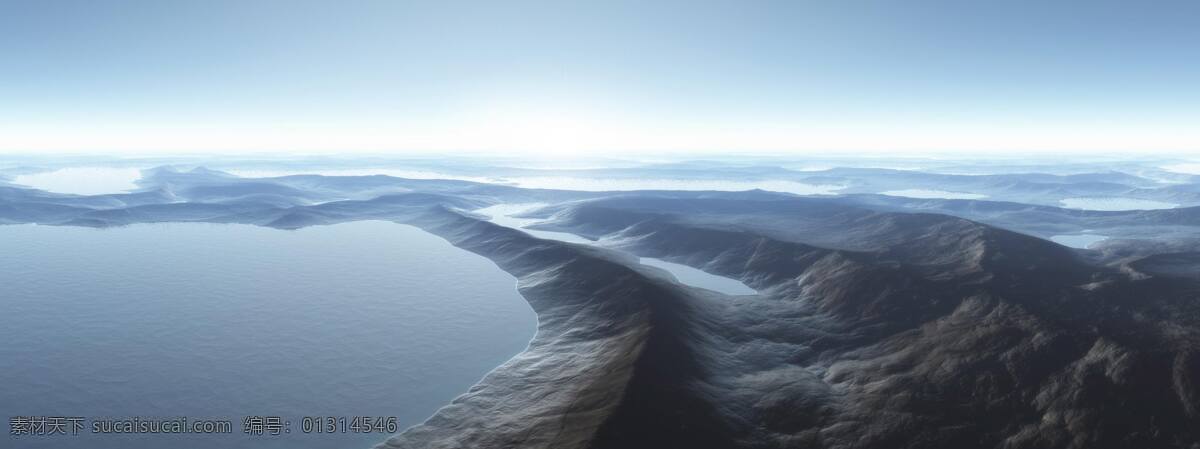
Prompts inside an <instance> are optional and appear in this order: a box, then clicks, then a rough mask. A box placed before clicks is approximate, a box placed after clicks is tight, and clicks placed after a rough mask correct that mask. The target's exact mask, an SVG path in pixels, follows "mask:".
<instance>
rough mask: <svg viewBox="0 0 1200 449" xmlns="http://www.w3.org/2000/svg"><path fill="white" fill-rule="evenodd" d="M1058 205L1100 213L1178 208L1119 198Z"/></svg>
mask: <svg viewBox="0 0 1200 449" xmlns="http://www.w3.org/2000/svg"><path fill="white" fill-rule="evenodd" d="M1060 203H1061V204H1062V206H1063V207H1065V208H1068V209H1085V210H1100V211H1121V210H1155V209H1173V208H1175V207H1178V206H1179V205H1178V204H1175V203H1167V202H1163V201H1153V200H1142V199H1137V198H1120V197H1091V198H1087V197H1080V198H1067V199H1064V200H1062V201H1060Z"/></svg>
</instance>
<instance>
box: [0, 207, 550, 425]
mask: <svg viewBox="0 0 1200 449" xmlns="http://www.w3.org/2000/svg"><path fill="white" fill-rule="evenodd" d="M0 248H3V250H4V251H3V253H0V285H2V286H3V294H0V310H3V313H0V338H2V339H3V341H4V344H3V345H0V360H2V361H3V367H2V369H0V415H3V416H5V417H11V416H28V415H32V416H41V415H49V416H59V415H66V416H82V417H88V418H97V417H101V416H109V417H132V416H141V417H178V416H187V417H189V418H192V419H193V420H194V419H200V418H225V419H230V420H232V421H233V430H234V433H233V434H232V435H219V436H211V435H210V436H203V435H201V436H196V435H188V436H180V435H155V436H129V435H125V436H115V435H99V436H94V435H84V436H79V437H69V436H67V437H64V436H55V437H41V438H33V439H31V438H23V439H19V440H12V439H10V440H8V441H9V442H10V443H14V444H3V445H0V446H3V447H20V448H30V449H33V448H68V449H69V448H89V449H95V448H101V449H104V448H112V449H137V448H172V449H188V448H197V449H200V448H204V449H208V448H283V447H288V448H302V449H305V448H313V449H317V448H321V449H327V448H367V447H370V446H371V445H373V444H374V443H376V442H378V441H382V440H383V439H384V438H385V437H386V436H385V435H380V434H354V433H346V434H320V435H317V434H309V435H305V434H303V432H302V428H301V427H302V426H301V419H302V417H304V416H348V417H353V416H360V415H361V416H396V417H397V424H398V427H399V429H400V430H402V429H403V428H405V427H407V426H409V425H412V424H417V423H419V422H420V421H422V420H423V419H425V418H426V417H428V416H429V415H431V414H432V413H433V412H434V411H435V410H436V409H437V408H438V407H440V406H441V405H443V404H446V403H448V402H449V401H450V400H451V399H453V398H454V397H455V396H457V395H458V394H461V393H463V392H465V391H466V390H467V389H468V388H469V387H470V386H471V385H472V384H474V383H475V382H476V381H478V380H479V379H480V377H482V376H483V375H484V374H486V373H487V372H488V371H489V370H491V369H492V368H494V367H496V366H498V365H500V364H501V363H503V362H504V361H505V360H507V359H508V358H509V357H511V356H513V355H514V354H516V353H518V352H520V351H521V350H522V349H524V347H525V345H526V344H527V343H528V341H529V339H530V338H531V337H532V336H533V334H534V332H535V327H536V317H535V315H534V313H533V311H532V310H530V308H529V307H528V305H527V304H526V303H525V301H524V300H523V299H522V298H521V297H520V296H519V295H518V294H517V292H516V290H515V287H514V286H515V280H514V279H513V278H512V277H511V276H509V275H508V274H507V273H504V272H503V271H501V270H500V269H499V268H497V267H496V266H495V265H494V264H493V263H492V262H491V261H489V260H487V259H485V258H483V257H481V256H478V255H476V254H473V253H470V252H467V251H464V250H460V249H458V248H455V247H453V246H451V245H450V244H449V243H447V242H446V241H444V240H442V239H440V238H438V237H436V236H433V235H431V234H428V233H425V232H424V231H421V230H419V229H417V228H414V227H411V226H406V225H399V224H395V223H389V222H355V223H347V224H339V225H333V226H321V227H313V228H305V229H301V230H298V231H279V230H274V229H267V228H258V227H252V226H244V225H215V224H183V223H176V224H155V225H134V226H128V227H122V228H115V229H105V230H96V229H87V228H72V227H47V226H35V225H21V226H0ZM247 415H276V416H282V417H284V418H285V419H288V420H290V421H291V423H290V433H288V434H287V435H284V436H278V437H270V436H266V437H254V438H251V437H247V436H245V435H243V434H242V424H243V421H242V420H243V419H244V417H245V416H247ZM6 419H7V418H6Z"/></svg>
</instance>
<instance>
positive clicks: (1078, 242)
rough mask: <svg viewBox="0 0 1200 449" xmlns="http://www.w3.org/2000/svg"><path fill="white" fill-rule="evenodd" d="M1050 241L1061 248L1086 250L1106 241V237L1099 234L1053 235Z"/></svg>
mask: <svg viewBox="0 0 1200 449" xmlns="http://www.w3.org/2000/svg"><path fill="white" fill-rule="evenodd" d="M1050 240H1051V241H1053V242H1055V243H1058V244H1060V245H1063V246H1070V247H1072V248H1085V249H1086V248H1088V247H1091V246H1092V245H1094V244H1096V243H1099V242H1102V241H1105V240H1108V236H1106V235H1099V234H1074V235H1055V236H1051V237H1050Z"/></svg>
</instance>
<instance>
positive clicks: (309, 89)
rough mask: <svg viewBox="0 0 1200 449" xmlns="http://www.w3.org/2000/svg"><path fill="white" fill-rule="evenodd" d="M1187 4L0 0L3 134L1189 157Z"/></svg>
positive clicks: (556, 150) (186, 141)
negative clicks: (1178, 155) (1108, 153)
mask: <svg viewBox="0 0 1200 449" xmlns="http://www.w3.org/2000/svg"><path fill="white" fill-rule="evenodd" d="M1196 23H1200V2H1195V1H1178V2H1174V1H1158V2H1133V1H1128V2H1108V1H1086V2H1085V1H1058V2H1044V1H1038V2H1033V1H1028V2H1026V1H1003V2H975V1H800V0H796V1H786V2H772V1H729V2H723V1H722V2H704V1H689V2H676V1H657V2H646V1H630V2H626V1H596V2H582V1H580V2H575V1H504V2H482V1H480V2H455V1H439V2H406V1H327V2H314V1H304V0H291V1H246V0H233V1H226V0H206V1H184V0H180V1H132V0H129V1H105V0H80V1H61V0H28V1H14V0H0V55H3V57H2V58H0V151H4V152H17V151H68V152H74V151H83V152H134V153H139V152H140V153H146V152H166V153H169V152H195V151H218V152H222V151H224V152H229V151H238V150H250V151H287V152H324V151H364V152H387V151H397V152H427V151H466V152H485V153H486V152H527V153H533V154H584V153H586V154H592V153H601V152H614V153H620V152H645V151H664V152H666V151H675V152H688V151H694V152H732V151H751V152H765V153H779V152H784V153H786V152H798V153H812V152H820V153H824V152H832V153H854V152H874V153H880V152H889V151H897V152H909V153H920V152H935V153H936V152H997V151H1026V152H1040V151H1060V152H1068V153H1069V152H1118V153H1119V152H1166V153H1176V154H1178V153H1187V154H1193V153H1200V130H1198V128H1200V126H1197V125H1196V124H1197V123H1200V57H1197V55H1198V54H1200V27H1197V26H1196Z"/></svg>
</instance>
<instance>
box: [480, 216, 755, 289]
mask: <svg viewBox="0 0 1200 449" xmlns="http://www.w3.org/2000/svg"><path fill="white" fill-rule="evenodd" d="M543 206H545V204H540V203H530V204H498V205H495V206H489V207H486V208H483V209H479V210H476V211H475V212H476V213H479V214H483V215H486V216H488V217H490V221H491V222H492V223H496V224H498V225H501V226H507V227H510V228H514V229H520V230H521V231H524V232H526V233H529V235H532V236H534V237H538V238H543V239H550V240H559V241H563V242H568V243H583V244H589V245H594V244H597V243H598V242H595V241H592V240H588V239H585V238H583V237H580V236H578V235H575V234H571V233H567V232H552V231H539V230H536V229H529V228H526V227H525V226H527V225H531V224H534V223H537V222H539V221H541V220H539V219H536V218H519V217H514V216H513V215H520V214H522V213H524V212H528V211H531V210H534V209H537V208H539V207H543ZM640 263H642V264H644V265H650V266H654V267H658V268H661V269H663V270H666V271H667V272H669V273H671V275H672V276H674V277H675V280H676V281H679V283H681V284H684V285H690V286H692V287H700V288H706V289H709V290H712V291H715V292H720V293H724V294H726V295H753V294H756V293H758V292H757V291H756V290H754V289H752V288H750V287H749V286H747V285H746V284H743V283H742V281H739V280H737V279H732V278H727V277H724V276H717V275H715V274H712V273H708V272H706V271H704V270H700V269H697V268H692V267H690V266H687V265H683V264H677V263H672V262H667V261H665V260H661V259H655V258H651V257H642V258H640Z"/></svg>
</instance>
